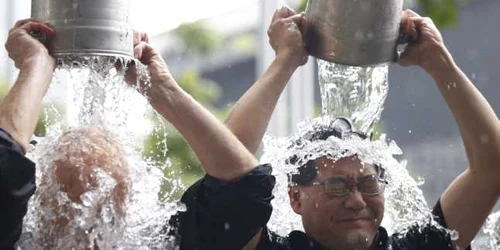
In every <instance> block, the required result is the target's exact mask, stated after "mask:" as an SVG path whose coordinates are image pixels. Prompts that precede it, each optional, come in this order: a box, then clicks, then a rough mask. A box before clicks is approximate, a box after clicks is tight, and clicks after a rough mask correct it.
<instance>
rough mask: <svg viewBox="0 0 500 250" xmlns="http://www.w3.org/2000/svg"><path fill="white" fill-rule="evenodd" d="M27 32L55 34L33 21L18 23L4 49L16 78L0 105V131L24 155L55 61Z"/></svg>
mask: <svg viewBox="0 0 500 250" xmlns="http://www.w3.org/2000/svg"><path fill="white" fill-rule="evenodd" d="M30 32H43V33H45V34H47V35H52V34H54V30H52V29H51V28H50V27H49V26H47V25H46V24H44V23H41V22H38V21H36V20H34V19H25V20H21V21H18V22H17V23H16V25H15V26H14V27H13V28H12V29H11V30H10V31H9V38H8V39H7V43H6V44H5V48H6V49H7V51H8V53H9V57H10V58H12V60H13V61H14V63H15V65H16V67H17V68H18V69H19V70H20V71H19V76H18V78H17V80H16V82H15V84H14V86H13V87H12V89H11V90H10V91H9V93H8V94H7V96H6V97H5V98H4V99H3V100H2V102H1V103H0V127H1V128H3V129H4V130H5V131H7V132H8V133H9V134H10V135H11V136H12V137H13V138H14V139H15V140H16V141H17V142H18V143H19V144H20V145H21V147H22V148H23V150H24V151H26V149H27V147H28V144H29V141H30V139H31V137H32V135H33V132H34V131H35V127H36V123H37V121H38V115H39V113H40V107H41V103H42V98H43V97H44V95H45V93H46V92H47V89H48V87H49V84H50V82H51V81H52V73H53V71H54V67H55V61H54V59H53V58H52V57H51V56H50V55H49V53H48V51H47V49H46V48H45V46H44V45H43V44H42V43H40V42H39V41H37V40H36V39H34V38H33V37H31V35H30V34H29V33H30Z"/></svg>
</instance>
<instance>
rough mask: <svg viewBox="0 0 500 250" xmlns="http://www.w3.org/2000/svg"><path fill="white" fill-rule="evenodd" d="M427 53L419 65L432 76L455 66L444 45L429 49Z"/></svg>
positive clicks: (436, 75) (437, 75)
mask: <svg viewBox="0 0 500 250" xmlns="http://www.w3.org/2000/svg"><path fill="white" fill-rule="evenodd" d="M427 55H428V56H427V57H426V58H425V61H423V62H422V63H421V67H422V68H423V69H424V70H425V71H426V72H427V73H428V74H429V75H431V76H432V77H434V78H436V77H439V76H440V75H442V74H443V73H444V72H449V71H450V70H452V69H453V68H455V61H454V60H453V57H452V56H451V54H450V52H449V51H448V49H447V48H446V47H445V46H444V45H440V46H436V47H435V48H434V49H430V51H428V52H427Z"/></svg>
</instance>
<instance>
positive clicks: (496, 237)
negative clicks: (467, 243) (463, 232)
mask: <svg viewBox="0 0 500 250" xmlns="http://www.w3.org/2000/svg"><path fill="white" fill-rule="evenodd" d="M482 231H483V233H484V235H483V236H482V237H481V238H479V239H478V241H479V242H474V243H475V244H473V246H474V245H476V246H475V247H474V249H484V250H486V249H500V211H497V212H494V213H492V214H490V216H488V219H487V220H486V223H485V224H484V226H483V230H482ZM476 238H477V237H476Z"/></svg>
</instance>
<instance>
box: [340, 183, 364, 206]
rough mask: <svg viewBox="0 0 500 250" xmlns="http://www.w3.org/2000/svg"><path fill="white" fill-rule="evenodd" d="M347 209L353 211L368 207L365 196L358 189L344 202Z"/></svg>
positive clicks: (348, 195) (350, 193) (352, 191)
mask: <svg viewBox="0 0 500 250" xmlns="http://www.w3.org/2000/svg"><path fill="white" fill-rule="evenodd" d="M344 206H345V208H348V209H352V210H356V211H357V210H362V209H363V208H365V207H366V202H365V200H364V199H363V195H362V194H361V193H360V192H359V191H358V189H357V188H354V189H353V190H351V192H349V193H348V194H347V196H346V197H345V202H344Z"/></svg>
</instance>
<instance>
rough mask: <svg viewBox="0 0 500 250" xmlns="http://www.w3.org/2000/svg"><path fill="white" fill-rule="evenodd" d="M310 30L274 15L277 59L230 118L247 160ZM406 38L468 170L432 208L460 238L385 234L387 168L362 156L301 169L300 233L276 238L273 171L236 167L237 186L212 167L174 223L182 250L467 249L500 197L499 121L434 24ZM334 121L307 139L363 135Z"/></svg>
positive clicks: (427, 232)
mask: <svg viewBox="0 0 500 250" xmlns="http://www.w3.org/2000/svg"><path fill="white" fill-rule="evenodd" d="M305 23H306V18H305V16H304V14H296V13H295V12H294V11H293V10H291V9H289V8H286V7H283V8H281V9H279V10H278V11H276V13H275V15H274V17H273V21H272V24H271V26H270V28H269V31H268V34H269V38H270V45H271V46H272V47H273V49H274V50H275V51H276V58H275V60H274V61H273V63H272V64H271V65H270V66H269V68H268V70H267V71H266V72H265V73H264V75H263V76H262V77H261V78H260V79H259V80H258V81H257V82H256V83H254V85H253V86H252V87H251V88H250V89H249V90H248V91H247V92H246V93H245V94H244V95H243V97H241V98H240V100H239V101H238V102H237V104H236V105H235V107H234V108H233V110H232V112H231V113H230V115H229V117H228V119H227V120H226V125H227V126H228V127H229V128H230V130H231V131H232V132H233V133H234V135H236V137H237V138H238V139H239V140H240V141H241V142H242V143H243V144H244V145H245V146H246V148H247V149H248V150H249V151H250V152H253V153H255V152H256V151H257V148H258V146H259V144H260V141H261V139H262V137H263V135H264V133H265V130H266V127H267V124H268V122H269V120H270V117H271V114H272V112H273V110H274V107H275V105H276V103H277V101H278V99H279V96H280V94H281V92H282V91H283V89H284V87H285V86H286V83H287V82H288V80H289V79H290V77H291V75H292V74H293V72H294V71H295V70H296V69H297V68H298V67H299V66H301V65H303V64H304V63H305V62H306V61H307V56H308V55H307V52H306V50H305V46H304V42H303V37H302V32H303V28H304V27H305ZM401 31H402V32H403V33H404V34H405V35H408V36H410V37H412V38H414V39H415V40H414V41H413V42H412V43H411V44H410V45H409V46H408V48H407V49H406V50H405V52H404V53H403V54H402V55H401V58H400V59H399V61H398V63H399V64H401V65H403V66H409V65H417V66H420V67H421V68H422V69H424V70H425V71H426V72H427V73H429V74H430V75H431V76H432V78H433V79H434V80H435V82H436V85H437V86H438V88H439V90H440V92H441V94H442V96H443V97H444V99H445V100H446V102H447V104H448V106H449V108H450V110H451V111H452V113H453V115H454V118H455V120H456V122H457V124H458V127H459V129H460V133H461V135H462V138H463V142H464V146H465V149H466V152H467V157H468V161H469V166H468V169H467V170H466V171H465V172H464V173H463V174H462V175H460V176H459V177H457V178H456V179H455V181H454V182H453V183H452V184H451V185H450V186H449V187H448V188H447V189H446V191H445V192H444V193H443V195H442V196H441V198H440V199H439V201H438V202H437V204H436V206H435V207H434V209H433V214H434V216H435V217H436V221H437V222H438V223H439V224H441V226H443V227H446V228H449V229H452V230H456V231H457V232H458V235H459V237H458V239H456V240H451V238H450V236H449V235H448V234H446V233H445V232H444V231H442V230H438V229H436V228H435V227H433V226H425V227H423V228H419V227H415V228H413V227H412V228H409V230H408V231H407V232H406V233H405V234H399V235H398V234H395V235H387V232H386V231H385V230H384V229H383V228H382V227H380V223H381V221H382V216H383V213H384V195H383V189H384V185H385V180H384V171H383V166H376V165H366V164H365V166H364V168H363V165H362V164H361V162H360V161H359V160H358V159H357V158H356V156H353V157H347V158H345V157H344V158H341V159H339V160H337V161H335V162H334V161H332V160H329V159H328V158H326V157H319V158H317V159H315V160H313V161H309V162H307V163H305V164H304V165H302V166H301V167H300V168H299V173H298V174H297V175H294V176H292V178H291V180H292V185H290V188H289V197H290V204H291V207H292V209H293V210H294V211H295V212H296V213H297V214H299V215H300V216H301V217H302V224H303V226H304V232H300V231H294V232H291V233H290V234H289V235H288V236H286V237H280V236H278V235H276V234H274V233H273V232H271V231H269V230H268V228H267V223H268V221H269V218H270V216H271V213H272V207H271V200H272V198H273V195H272V189H273V187H274V184H275V178H274V176H273V175H272V174H271V167H270V166H268V165H262V166H258V167H256V168H254V169H252V170H250V171H249V170H248V169H246V170H245V169H240V168H238V166H234V168H233V170H232V171H233V173H234V174H235V176H237V177H236V178H232V179H227V178H222V177H224V174H225V171H227V169H226V170H224V169H222V168H221V169H220V170H219V171H217V170H214V169H212V172H211V174H209V175H207V176H206V177H205V178H203V179H202V180H200V181H199V182H197V183H196V184H195V185H193V186H192V187H191V188H190V189H188V191H186V193H185V195H184V196H183V198H182V201H183V202H184V203H185V204H186V207H187V210H186V212H184V213H183V214H181V215H180V216H179V217H178V218H177V219H178V220H177V221H176V222H177V224H178V226H179V230H178V234H179V236H180V239H181V241H180V242H181V249H217V250H221V249H223V250H229V249H245V250H246V249H252V250H253V249H257V250H278V249H279V250H288V249H294V250H318V249H326V250H339V249H340V250H344V249H358V250H367V249H393V250H397V249H467V248H468V247H469V245H470V242H471V241H472V240H473V239H474V237H475V235H476V234H477V232H478V231H479V229H480V228H481V226H482V225H483V223H484V221H485V220H486V218H487V216H488V215H489V213H490V212H491V209H492V208H493V206H494V205H495V203H496V202H497V200H498V198H499V195H500V182H499V181H498V178H499V177H500V167H499V162H500V122H499V120H498V118H497V116H496V115H495V112H494V111H493V109H492V108H491V106H490V105H489V104H488V102H487V101H486V99H485V98H484V97H483V96H482V95H481V93H480V92H479V91H478V90H477V89H476V88H475V86H474V84H473V83H471V82H470V81H469V79H468V78H467V77H466V76H465V74H463V72H462V71H461V70H460V69H459V67H458V66H457V65H456V64H455V62H454V60H453V58H452V56H451V54H450V53H449V52H448V50H447V48H446V46H445V45H444V42H443V40H442V37H441V34H440V32H439V31H438V30H437V28H436V27H435V25H434V24H433V22H432V20H430V19H429V18H423V17H420V16H419V15H418V14H416V13H414V12H412V11H409V10H407V11H405V12H404V13H403V19H402V22H401ZM450 86H452V87H450ZM334 123H340V125H339V124H337V125H339V126H336V125H335V124H332V126H326V127H325V128H324V129H319V130H318V131H316V132H317V133H313V134H312V135H310V136H306V137H304V138H302V139H304V140H309V141H311V142H312V141H318V142H319V141H321V140H326V139H327V138H332V137H337V138H340V139H341V140H342V141H343V140H344V139H347V138H349V137H360V138H361V139H364V138H365V137H366V136H364V135H362V134H359V133H353V131H352V130H353V129H352V127H351V125H350V123H349V122H348V121H346V120H344V119H339V120H338V121H334ZM294 160H296V159H293V157H292V158H290V161H294ZM299 165H300V164H299ZM360 170H363V171H360ZM284 223H286V222H284Z"/></svg>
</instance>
